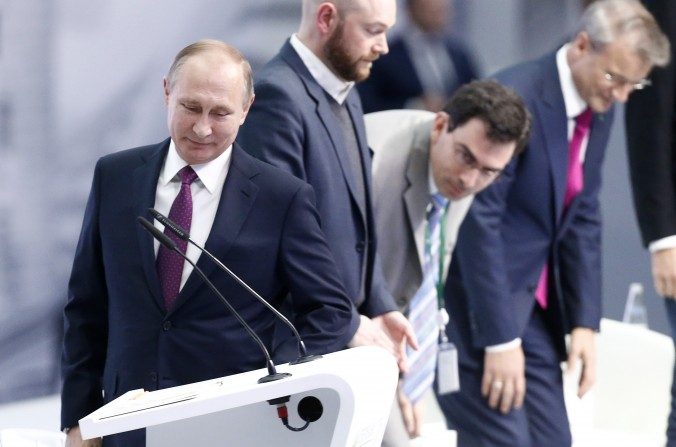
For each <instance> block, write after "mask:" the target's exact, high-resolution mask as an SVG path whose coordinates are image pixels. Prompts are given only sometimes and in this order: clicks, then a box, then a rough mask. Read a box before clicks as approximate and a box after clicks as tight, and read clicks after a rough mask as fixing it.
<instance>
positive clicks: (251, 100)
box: [239, 95, 256, 126]
mask: <svg viewBox="0 0 676 447" xmlns="http://www.w3.org/2000/svg"><path fill="white" fill-rule="evenodd" d="M255 98H256V95H251V98H250V99H249V102H248V103H247V104H245V105H244V116H242V119H241V121H240V122H239V125H240V126H241V125H242V124H244V120H246V116H247V115H248V114H249V109H251V105H252V104H253V102H254V99H255Z"/></svg>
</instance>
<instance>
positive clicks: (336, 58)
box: [324, 20, 371, 82]
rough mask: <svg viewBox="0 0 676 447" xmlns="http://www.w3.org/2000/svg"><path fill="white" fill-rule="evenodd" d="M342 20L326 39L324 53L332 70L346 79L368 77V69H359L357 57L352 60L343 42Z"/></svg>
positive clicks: (361, 79) (358, 79)
mask: <svg viewBox="0 0 676 447" xmlns="http://www.w3.org/2000/svg"><path fill="white" fill-rule="evenodd" d="M343 32H344V26H343V22H342V20H341V22H340V23H339V24H338V27H337V28H336V30H335V31H334V32H333V34H332V35H331V37H329V39H328V40H327V41H326V45H325V46H324V54H325V56H326V60H327V61H328V63H329V65H330V68H331V69H332V71H333V72H334V73H335V74H337V75H338V76H339V77H341V78H342V79H344V80H346V81H354V82H360V81H363V80H365V79H366V78H368V76H369V74H371V73H370V71H369V72H367V73H366V74H364V73H363V72H360V71H359V59H357V60H352V59H351V58H350V55H349V53H348V51H346V49H345V43H344V42H343Z"/></svg>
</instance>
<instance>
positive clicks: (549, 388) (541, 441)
mask: <svg viewBox="0 0 676 447" xmlns="http://www.w3.org/2000/svg"><path fill="white" fill-rule="evenodd" d="M522 347H523V350H524V354H525V356H526V382H527V384H526V398H525V402H524V405H523V406H522V407H521V408H520V409H518V410H512V411H510V412H509V413H508V414H506V415H503V414H502V413H500V412H499V411H497V410H493V409H491V408H489V407H488V404H487V402H486V399H484V398H483V397H482V396H481V377H482V374H483V350H473V352H472V353H467V354H465V353H463V352H462V351H463V350H464V349H463V348H461V347H459V350H460V352H459V354H460V356H461V357H465V358H464V359H463V358H461V359H460V391H459V392H457V393H453V394H446V395H444V396H437V400H438V401H439V405H440V406H441V409H442V411H443V412H444V415H445V416H446V421H447V424H448V428H450V429H453V430H457V431H458V447H489V446H490V447H493V446H505V447H507V446H509V447H543V446H547V447H570V445H571V434H570V427H569V424H568V416H567V414H566V408H565V404H564V400H563V377H562V374H561V368H560V366H559V362H560V357H559V354H558V353H557V351H556V348H555V345H554V342H553V339H552V337H551V335H550V332H549V330H548V329H547V327H546V324H545V320H544V312H543V311H542V310H541V309H540V308H539V307H537V306H534V310H533V313H532V315H531V318H530V320H529V322H528V325H527V327H526V330H525V332H524V334H523V336H522ZM463 354H465V355H463ZM435 389H436V386H435Z"/></svg>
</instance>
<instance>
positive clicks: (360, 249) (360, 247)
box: [355, 241, 364, 253]
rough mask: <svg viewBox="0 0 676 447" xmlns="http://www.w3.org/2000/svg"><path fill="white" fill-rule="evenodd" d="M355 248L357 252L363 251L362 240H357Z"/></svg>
mask: <svg viewBox="0 0 676 447" xmlns="http://www.w3.org/2000/svg"><path fill="white" fill-rule="evenodd" d="M355 249H356V250H357V253H361V252H363V251H364V242H363V241H359V242H357V245H356V246H355Z"/></svg>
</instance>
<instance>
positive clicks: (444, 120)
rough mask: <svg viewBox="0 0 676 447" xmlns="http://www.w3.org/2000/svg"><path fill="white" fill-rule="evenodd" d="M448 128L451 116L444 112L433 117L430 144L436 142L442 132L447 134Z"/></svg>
mask: <svg viewBox="0 0 676 447" xmlns="http://www.w3.org/2000/svg"><path fill="white" fill-rule="evenodd" d="M450 127H451V116H450V115H449V114H448V113H446V112H437V114H436V115H435V116H434V124H433V125H432V132H431V134H430V140H431V142H432V144H434V143H436V142H437V140H438V139H439V135H441V133H442V132H448V129H449V128H450Z"/></svg>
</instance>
